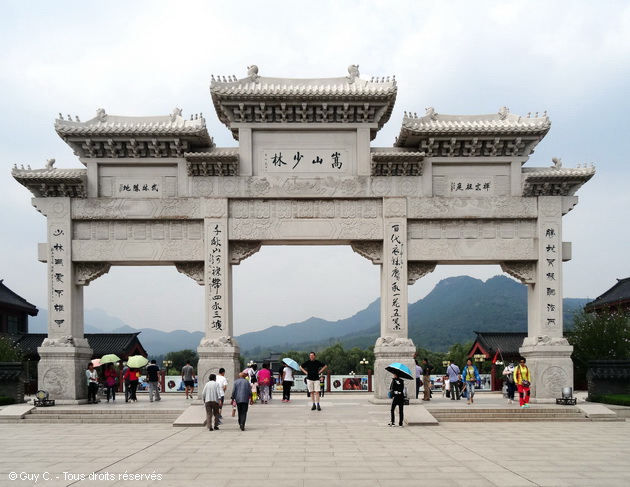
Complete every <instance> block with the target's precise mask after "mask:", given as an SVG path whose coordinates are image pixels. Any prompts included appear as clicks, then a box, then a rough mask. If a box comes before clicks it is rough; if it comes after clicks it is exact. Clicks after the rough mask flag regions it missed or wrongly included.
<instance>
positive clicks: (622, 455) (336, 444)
mask: <svg viewBox="0 0 630 487" xmlns="http://www.w3.org/2000/svg"><path fill="white" fill-rule="evenodd" d="M370 397H371V396H367V395H358V396H352V395H347V394H343V395H334V396H326V397H325V398H324V399H323V401H322V408H323V410H322V411H321V412H317V411H311V410H310V408H309V403H308V402H307V399H306V398H305V397H304V396H303V395H299V396H298V395H296V396H295V398H294V400H293V401H292V402H291V404H283V403H282V402H280V401H279V400H275V399H274V400H273V401H271V403H270V404H268V405H259V404H257V405H255V406H252V407H250V414H249V416H248V422H247V428H246V431H245V432H242V431H240V430H239V429H238V426H237V423H236V420H235V419H232V418H231V417H229V414H227V415H226V418H225V421H224V425H222V426H221V429H220V430H219V431H212V432H209V431H207V430H206V429H205V428H200V427H187V428H176V427H173V426H171V425H170V424H148V425H140V424H128V425H125V424H120V425H112V424H29V423H28V422H23V423H17V424H0V431H1V433H2V434H1V435H0V448H1V451H2V456H1V457H0V486H15V487H17V486H27V485H28V486H31V485H45V486H50V487H53V486H66V485H77V486H78V485H94V486H103V487H105V486H110V485H130V486H144V485H155V486H160V487H167V486H177V487H182V486H184V485H192V484H193V483H194V484H198V485H207V486H211V487H220V486H240V485H252V486H256V487H264V486H274V487H282V486H291V487H294V486H337V485H339V486H343V487H352V486H367V485H374V486H396V487H401V486H419V485H423V486H460V485H461V486H466V487H473V486H495V485H497V486H621V485H624V486H625V485H628V480H627V479H628V476H629V475H630V423H629V422H628V421H623V422H590V421H587V422H565V423H562V422H553V423H552V422H536V423H441V424H440V425H439V426H430V427H422V426H412V427H403V428H390V427H388V426H386V425H387V423H388V422H389V407H388V406H386V405H375V404H372V403H370V401H369V400H370ZM476 398H477V403H478V404H475V406H471V407H479V408H480V407H483V406H492V405H493V404H499V403H501V404H503V401H502V400H501V398H500V396H498V395H496V394H478V395H477V396H476ZM444 404H446V405H448V404H450V401H448V400H446V399H442V398H435V399H434V400H433V401H431V405H432V406H433V405H435V406H438V405H444ZM187 405H188V404H187V403H186V401H185V399H184V398H183V396H177V397H175V396H168V395H166V397H165V399H164V400H163V401H161V402H160V403H159V404H155V403H154V404H151V405H150V404H148V402H146V398H145V397H140V399H139V401H138V403H136V404H134V405H133V407H134V408H142V409H147V410H150V409H151V408H157V407H163V408H168V407H170V408H173V407H181V408H184V407H186V406H187ZM457 406H458V407H461V406H460V405H459V404H457ZM74 407H76V408H88V407H92V408H94V407H96V408H109V409H112V410H113V409H116V408H118V409H122V408H126V407H129V406H128V405H126V404H125V403H124V402H123V403H119V404H116V405H113V404H107V403H105V404H104V403H101V404H99V405H97V406H87V405H85V406H74ZM412 407H413V406H412ZM537 407H542V406H538V405H536V404H534V405H532V409H535V408H537ZM462 409H464V410H463V411H462V414H466V412H465V411H466V410H468V408H462ZM228 411H229V410H228ZM45 472H48V474H47V476H48V478H49V479H50V480H44V479H43V478H42V476H43V475H44V474H45ZM64 472H69V473H68V474H64ZM92 472H95V473H96V474H97V475H99V476H100V478H101V479H103V478H106V477H109V478H110V479H109V480H89V478H88V476H89V474H90V473H92ZM12 473H14V474H17V475H18V476H20V475H22V476H26V475H29V476H30V477H29V479H27V480H19V478H18V480H11V478H10V476H11V474H12ZM125 473H127V474H134V475H137V474H145V475H151V474H155V475H156V476H159V478H156V479H155V480H151V479H149V480H125V478H124V477H123V476H122V475H124V474H125ZM70 474H72V476H71V475H70ZM81 474H83V475H84V476H85V478H86V480H85V481H81V480H80V475H81ZM35 475H39V478H38V480H37V481H36V480H35V478H34V476H35ZM112 478H113V480H112ZM66 479H67V480H66Z"/></svg>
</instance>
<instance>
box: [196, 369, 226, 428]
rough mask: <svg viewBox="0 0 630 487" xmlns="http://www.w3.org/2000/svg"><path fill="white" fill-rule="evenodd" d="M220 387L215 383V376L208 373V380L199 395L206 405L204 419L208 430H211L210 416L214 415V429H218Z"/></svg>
mask: <svg viewBox="0 0 630 487" xmlns="http://www.w3.org/2000/svg"><path fill="white" fill-rule="evenodd" d="M219 390H220V387H219V384H217V376H216V375H215V374H210V377H209V380H208V382H206V385H205V386H204V387H203V392H202V393H201V397H203V402H204V404H205V406H206V418H207V419H206V421H207V425H208V431H212V429H213V428H212V416H214V429H215V430H218V429H219V400H220V399H221V393H220V392H219Z"/></svg>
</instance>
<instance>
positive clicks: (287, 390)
mask: <svg viewBox="0 0 630 487" xmlns="http://www.w3.org/2000/svg"><path fill="white" fill-rule="evenodd" d="M292 387H293V369H292V368H291V367H289V366H288V365H285V366H284V368H283V369H282V402H291V388H292Z"/></svg>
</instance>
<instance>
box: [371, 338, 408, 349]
mask: <svg viewBox="0 0 630 487" xmlns="http://www.w3.org/2000/svg"><path fill="white" fill-rule="evenodd" d="M376 346H377V347H413V346H414V345H413V341H412V340H411V338H397V337H392V336H384V337H379V338H378V340H376Z"/></svg>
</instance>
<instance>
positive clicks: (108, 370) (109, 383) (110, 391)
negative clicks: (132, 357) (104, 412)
mask: <svg viewBox="0 0 630 487" xmlns="http://www.w3.org/2000/svg"><path fill="white" fill-rule="evenodd" d="M103 375H105V386H106V387H107V402H109V398H110V395H111V398H112V402H116V388H117V387H118V372H117V371H116V369H115V368H114V364H107V365H106V366H105V372H104V374H103Z"/></svg>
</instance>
